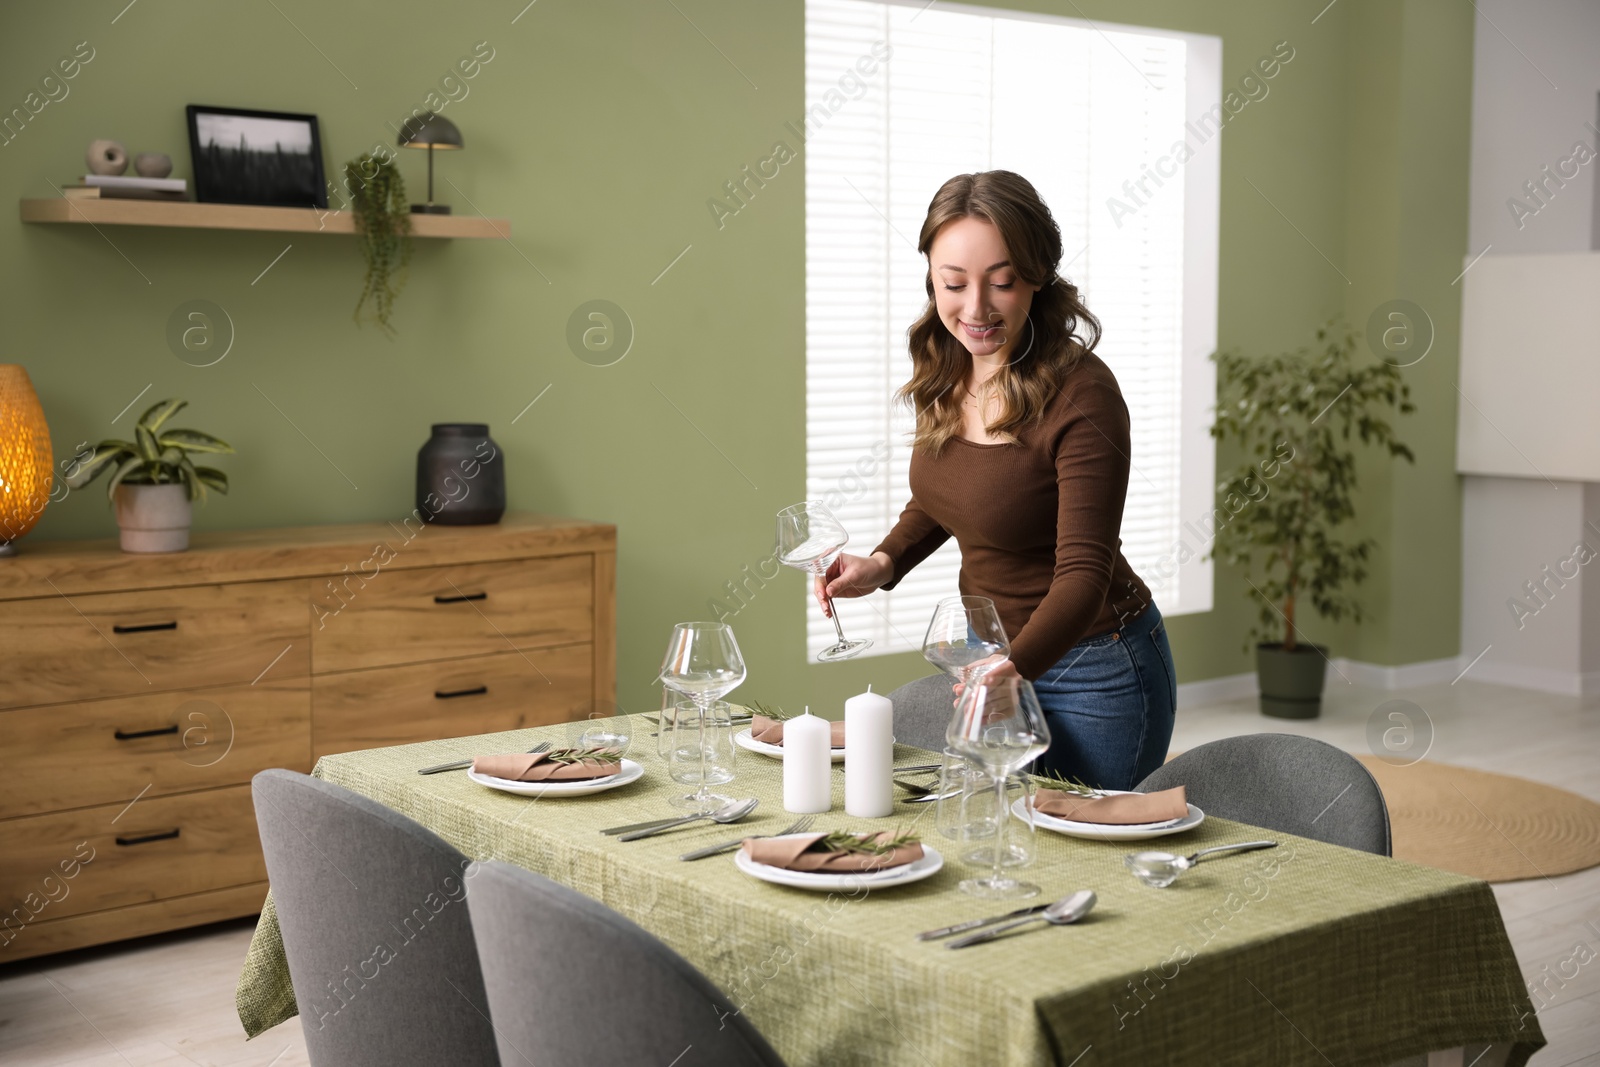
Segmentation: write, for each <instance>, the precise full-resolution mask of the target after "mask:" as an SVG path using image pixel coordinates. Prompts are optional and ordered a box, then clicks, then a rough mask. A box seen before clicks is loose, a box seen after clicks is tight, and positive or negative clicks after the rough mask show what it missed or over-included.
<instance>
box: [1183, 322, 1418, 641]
mask: <svg viewBox="0 0 1600 1067" xmlns="http://www.w3.org/2000/svg"><path fill="white" fill-rule="evenodd" d="M1316 339H1317V343H1316V345H1315V346H1312V347H1302V348H1300V349H1297V350H1296V351H1294V352H1290V353H1285V354H1282V355H1271V356H1263V357H1249V356H1243V355H1240V354H1238V353H1237V352H1216V353H1213V354H1212V357H1211V358H1212V359H1213V360H1214V361H1215V362H1216V364H1217V371H1218V374H1217V377H1218V381H1217V419H1216V423H1215V425H1213V426H1212V428H1211V436H1213V437H1215V438H1216V439H1217V440H1218V441H1228V440H1232V441H1237V442H1238V443H1239V445H1240V447H1241V448H1242V451H1243V453H1244V456H1245V459H1244V461H1243V462H1241V463H1240V464H1238V465H1237V466H1235V467H1233V468H1231V469H1229V470H1226V471H1224V472H1222V477H1221V479H1220V480H1219V482H1218V484H1217V497H1218V501H1219V505H1220V506H1222V507H1225V508H1226V509H1227V512H1228V514H1229V516H1230V517H1228V518H1226V521H1224V520H1223V518H1222V517H1221V514H1222V513H1221V512H1219V519H1218V529H1217V534H1216V541H1215V544H1214V546H1213V549H1212V551H1213V554H1214V555H1215V556H1217V557H1219V558H1221V559H1223V560H1226V561H1227V562H1228V563H1230V564H1232V565H1234V566H1237V567H1240V568H1242V569H1243V570H1244V572H1245V574H1246V576H1247V577H1248V578H1249V581H1250V583H1251V584H1250V585H1248V586H1247V587H1246V595H1248V596H1249V597H1250V598H1251V599H1252V600H1254V601H1256V602H1257V603H1258V605H1259V606H1260V609H1261V615H1260V622H1259V624H1258V625H1257V626H1255V627H1253V628H1252V630H1251V633H1250V638H1252V639H1260V640H1263V641H1273V642H1276V641H1278V640H1279V639H1280V638H1281V640H1282V647H1283V648H1284V649H1287V650H1291V651H1292V650H1294V648H1295V645H1296V642H1297V639H1298V632H1297V626H1296V621H1295V620H1296V611H1297V610H1298V609H1299V607H1300V606H1301V604H1302V603H1304V602H1305V601H1308V600H1309V601H1310V603H1311V606H1312V607H1313V608H1314V609H1315V610H1316V611H1317V613H1318V614H1319V615H1321V616H1323V617H1325V618H1328V619H1334V620H1337V619H1341V618H1344V617H1346V616H1348V617H1349V618H1351V619H1352V620H1354V621H1356V622H1360V621H1361V620H1362V618H1363V613H1362V609H1361V603H1360V601H1359V600H1358V599H1357V598H1356V597H1355V596H1354V595H1353V593H1352V592H1351V591H1350V589H1351V587H1353V586H1355V585H1358V584H1360V583H1361V581H1363V580H1364V579H1365V578H1366V576H1367V569H1366V563H1367V558H1368V555H1369V553H1370V552H1371V550H1372V548H1373V547H1374V546H1375V545H1376V543H1377V542H1376V540H1375V539H1373V538H1370V537H1368V538H1360V539H1354V538H1352V537H1351V535H1350V531H1349V530H1348V529H1347V527H1346V524H1347V523H1348V522H1349V521H1350V520H1351V519H1352V518H1353V517H1354V515H1355V493H1356V454H1355V452H1354V451H1353V444H1354V440H1353V437H1359V438H1360V440H1361V442H1362V443H1363V444H1368V445H1377V446H1379V447H1382V448H1385V449H1387V450H1388V453H1389V455H1390V456H1391V457H1394V456H1404V457H1405V458H1406V459H1407V460H1409V461H1411V462H1413V463H1414V462H1416V457H1415V456H1413V455H1412V453H1411V449H1410V448H1408V447H1406V445H1405V444H1403V443H1402V442H1401V441H1399V440H1398V439H1397V438H1396V437H1395V434H1394V429H1393V428H1392V427H1391V426H1390V424H1389V422H1388V420H1387V418H1386V416H1387V414H1388V413H1389V412H1390V411H1397V412H1399V413H1400V414H1402V415H1404V414H1407V413H1409V412H1411V411H1413V410H1415V405H1413V404H1412V403H1411V389H1410V386H1408V385H1407V384H1406V383H1405V381H1404V380H1403V379H1402V378H1401V375H1400V371H1399V370H1398V369H1397V368H1396V367H1395V366H1394V365H1392V364H1390V363H1385V362H1381V361H1380V362H1377V363H1368V364H1365V365H1362V366H1359V367H1358V366H1356V365H1355V363H1354V361H1353V359H1352V356H1353V354H1354V353H1355V351H1356V348H1357V345H1358V340H1357V337H1356V335H1355V333H1353V332H1352V331H1351V330H1349V329H1348V328H1347V327H1345V325H1344V324H1343V323H1342V321H1341V320H1340V319H1338V318H1335V319H1332V320H1330V321H1329V322H1328V323H1326V324H1325V325H1323V326H1322V327H1320V328H1319V329H1318V330H1317V332H1316ZM1267 471H1271V473H1270V474H1267V473H1266V472H1267ZM1264 474H1265V475H1266V479H1267V481H1264V480H1263V475H1264ZM1269 482H1270V484H1268V483H1269ZM1238 500H1242V501H1244V502H1245V503H1244V505H1243V506H1240V507H1238V508H1234V507H1232V506H1231V501H1238ZM1245 647H1246V649H1247V650H1248V648H1249V644H1248V641H1247V643H1246V646H1245Z"/></svg>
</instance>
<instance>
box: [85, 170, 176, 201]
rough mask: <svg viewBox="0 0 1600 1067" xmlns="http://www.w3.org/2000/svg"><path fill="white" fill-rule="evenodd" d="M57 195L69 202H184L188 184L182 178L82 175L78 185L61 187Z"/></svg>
mask: <svg viewBox="0 0 1600 1067" xmlns="http://www.w3.org/2000/svg"><path fill="white" fill-rule="evenodd" d="M61 195H62V196H65V197H67V198H68V199H69V200H113V199H115V200H187V199H189V183H188V181H187V180H186V179H183V178H131V177H126V176H123V175H116V174H85V175H84V176H83V183H82V184H81V185H65V186H62V188H61Z"/></svg>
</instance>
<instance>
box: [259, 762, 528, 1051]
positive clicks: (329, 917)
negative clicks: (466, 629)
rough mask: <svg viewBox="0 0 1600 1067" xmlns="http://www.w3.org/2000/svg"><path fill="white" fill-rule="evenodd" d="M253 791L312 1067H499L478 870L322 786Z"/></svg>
mask: <svg viewBox="0 0 1600 1067" xmlns="http://www.w3.org/2000/svg"><path fill="white" fill-rule="evenodd" d="M251 789H252V792H253V794H254V797H255V805H256V824H257V826H258V827H259V828H260V830H261V847H262V850H263V852H264V853H265V854H266V860H267V877H268V878H269V879H271V883H272V899H273V903H274V905H275V907H276V908H277V913H278V926H279V928H280V930H281V931H282V934H283V947H284V951H285V953H286V954H287V956H288V962H289V976H290V979H291V980H292V981H293V983H294V997H295V1004H296V1005H297V1006H298V1007H299V1009H300V1023H301V1026H302V1028H303V1029H304V1030H305V1035H306V1051H307V1052H308V1053H309V1055H310V1058H311V1062H312V1064H313V1065H314V1067H369V1065H370V1067H380V1065H381V1067H396V1065H410V1064H415V1065H417V1067H433V1065H435V1064H440V1063H449V1064H452V1065H457V1064H459V1065H465V1067H498V1065H499V1063H500V1059H499V1056H498V1054H497V1053H496V1051H495V1038H494V1030H493V1028H492V1027H491V1026H490V1023H489V1015H488V1001H487V999H486V998H485V996H484V992H483V976H482V974H481V972H480V971H479V969H478V950H477V945H476V943H475V942H474V941H473V939H472V921H471V918H470V915H469V913H468V910H467V904H466V900H465V897H466V879H465V872H466V867H467V864H468V863H469V862H470V861H469V860H468V859H467V857H466V856H464V855H462V854H461V853H460V852H458V851H457V850H456V849H454V848H452V847H451V846H450V845H449V844H448V843H446V842H445V841H444V839H443V838H441V837H439V836H438V835H437V834H434V833H433V832H432V831H430V830H428V829H426V828H425V827H422V826H420V825H418V824H417V823H415V822H413V821H411V820H410V819H408V818H406V817H405V816H404V815H401V814H400V813H399V812H397V811H394V810H393V809H391V808H387V807H384V806H383V805H382V804H379V803H378V802H376V801H374V800H369V799H368V798H366V797H364V796H361V795H359V794H357V793H352V792H351V791H350V790H348V789H344V788H342V787H340V786H336V785H333V784H331V783H329V782H324V781H322V780H321V779H319V778H311V777H308V776H307V775H304V774H297V773H295V772H293V771H285V770H269V771H262V772H261V773H260V774H258V775H256V776H255V778H254V780H253V782H252V785H251Z"/></svg>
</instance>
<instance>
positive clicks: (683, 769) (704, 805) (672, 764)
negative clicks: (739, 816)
mask: <svg viewBox="0 0 1600 1067" xmlns="http://www.w3.org/2000/svg"><path fill="white" fill-rule="evenodd" d="M730 711H731V709H730V707H729V705H728V702H727V701H725V700H717V701H713V702H712V703H711V705H710V706H709V708H707V709H706V710H705V711H702V710H701V709H700V707H699V706H698V705H697V704H696V703H695V702H694V701H692V700H689V699H688V698H686V697H679V698H678V699H676V700H675V701H673V702H672V707H671V709H670V710H669V711H667V712H666V716H664V718H665V719H666V721H665V722H663V724H662V728H661V736H662V738H663V740H664V744H663V745H662V749H663V756H664V759H665V760H666V764H667V774H668V775H669V776H670V777H671V778H672V780H673V781H674V782H677V783H678V784H680V785H688V786H694V787H695V791H694V792H693V793H690V794H687V795H685V796H680V797H674V798H672V800H671V803H672V804H673V806H675V807H681V808H685V809H690V810H694V811H696V812H698V813H701V814H704V813H705V812H707V811H715V810H716V809H717V808H719V807H721V806H722V805H724V804H727V803H728V802H729V798H728V797H724V796H719V795H718V794H716V793H713V792H711V791H710V787H711V786H714V785H726V784H727V783H728V782H731V781H733V777H734V769H735V766H736V764H737V757H738V752H739V748H738V746H737V745H735V744H734V743H733V720H732V718H731V717H730Z"/></svg>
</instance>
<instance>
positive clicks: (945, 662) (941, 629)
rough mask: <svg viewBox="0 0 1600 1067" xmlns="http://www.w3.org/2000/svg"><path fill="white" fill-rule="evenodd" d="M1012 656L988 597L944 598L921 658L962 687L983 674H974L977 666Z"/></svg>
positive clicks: (925, 636)
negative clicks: (960, 683) (985, 661)
mask: <svg viewBox="0 0 1600 1067" xmlns="http://www.w3.org/2000/svg"><path fill="white" fill-rule="evenodd" d="M1010 654H1011V641H1010V639H1009V638H1007V637H1006V628H1005V627H1004V626H1003V625H1001V623H1000V614H999V612H997V611H996V610H995V607H994V601H993V600H990V599H989V598H988V597H986V596H951V597H945V598H944V599H943V600H941V601H939V603H938V604H937V605H936V606H935V607H934V609H933V618H932V619H929V620H928V632H927V634H926V635H924V636H923V638H922V658H923V659H925V660H927V661H928V662H929V663H931V664H933V665H934V666H935V667H938V668H939V669H940V670H942V671H944V672H945V673H946V674H949V675H950V676H951V677H953V678H955V680H956V681H958V682H962V683H965V682H968V681H970V680H971V679H972V676H973V675H975V674H981V673H982V672H981V671H974V670H973V667H974V666H975V665H977V664H978V663H980V662H982V661H983V660H993V663H998V662H999V661H1000V660H1001V659H1004V658H1005V657H1006V656H1009V655H1010ZM993 663H991V664H989V666H993Z"/></svg>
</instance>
